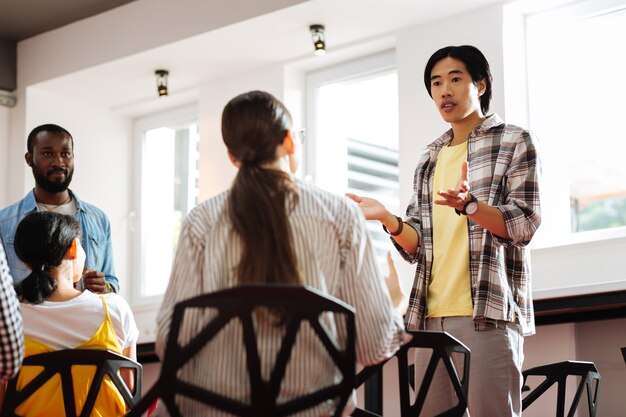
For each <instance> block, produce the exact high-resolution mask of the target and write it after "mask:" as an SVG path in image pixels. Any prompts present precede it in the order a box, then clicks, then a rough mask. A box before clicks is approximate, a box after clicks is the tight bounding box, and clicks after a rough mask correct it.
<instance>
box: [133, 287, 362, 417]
mask: <svg viewBox="0 0 626 417" xmlns="http://www.w3.org/2000/svg"><path fill="white" fill-rule="evenodd" d="M258 307H267V308H269V309H275V310H276V311H279V312H281V313H282V314H284V323H283V324H282V326H284V333H283V335H282V340H281V341H280V348H279V351H278V355H277V357H276V361H275V363H274V368H273V369H272V371H271V373H270V378H269V379H268V380H265V379H264V378H263V377H262V375H261V362H260V356H259V349H258V346H257V338H256V328H255V318H254V317H255V311H256V310H257V308H258ZM189 309H206V310H207V311H212V312H213V314H214V318H213V319H212V320H208V323H206V324H203V325H201V326H199V329H198V332H197V333H196V334H195V335H194V336H193V337H192V338H191V340H190V341H189V342H188V343H186V344H185V345H184V346H181V345H180V343H179V341H178V340H179V330H180V327H181V326H183V319H184V317H185V311H188V310H189ZM195 311H197V310H195ZM325 313H329V314H332V315H333V318H334V320H335V321H336V322H339V323H341V321H340V318H341V316H343V317H344V318H345V324H344V325H345V329H346V335H347V336H346V341H345V346H343V347H341V346H338V344H339V343H338V342H337V341H335V340H333V339H334V336H333V335H332V334H331V332H330V331H329V329H327V328H326V326H325V325H324V324H323V323H322V322H321V320H320V317H321V315H323V314H325ZM233 320H235V321H238V322H239V323H240V324H241V328H242V336H241V340H240V341H239V340H233V343H242V344H243V345H244V346H245V353H246V358H247V364H246V365H247V372H248V376H249V384H250V385H249V387H250V398H249V401H247V402H242V401H241V400H238V399H235V398H229V397H227V396H225V395H223V394H220V393H218V392H216V391H214V390H213V389H212V388H211V387H201V386H197V385H193V384H190V383H188V382H186V381H183V380H181V378H179V377H178V375H177V372H178V371H179V370H180V369H181V368H182V367H183V366H185V364H187V363H188V362H189V360H190V359H191V358H193V357H194V355H196V354H197V353H198V352H199V351H200V350H201V349H202V348H203V347H204V346H205V345H207V344H210V343H211V340H212V339H213V338H214V337H215V336H216V335H217V334H218V333H219V332H220V331H221V330H223V329H224V327H226V326H227V325H228V324H229V323H231V321H233ZM303 322H307V323H308V325H309V326H310V328H311V329H313V331H314V333H315V335H316V336H317V338H318V340H319V341H320V342H321V344H322V345H323V347H324V348H325V349H326V351H327V353H328V355H329V356H330V358H331V359H332V361H333V362H334V364H335V366H336V369H337V370H338V371H339V373H340V375H341V379H340V380H339V381H337V380H335V382H334V383H333V384H332V385H329V386H327V387H324V388H321V389H318V390H312V391H311V392H310V393H307V394H305V395H303V396H301V397H297V398H293V399H290V400H288V401H286V402H281V403H279V402H278V396H279V394H280V391H281V383H282V380H283V378H284V376H285V371H286V368H287V365H288V362H289V360H290V356H291V352H292V349H293V346H294V344H295V341H296V338H297V335H298V333H299V331H300V330H301V328H302V324H303ZM338 327H339V325H338ZM215 360H216V361H219V360H220V358H219V357H216V358H215ZM355 361H356V359H355V322H354V309H353V308H352V307H351V306H349V305H347V304H345V303H343V302H342V301H340V300H337V299H335V298H333V297H330V296H328V295H325V294H323V293H321V292H319V291H317V290H315V289H313V288H309V287H301V286H293V285H278V284H275V285H269V284H264V285H242V286H238V287H234V288H230V289H226V290H222V291H217V292H214V293H210V294H204V295H201V296H198V297H195V298H192V299H189V300H186V301H182V302H180V303H178V304H177V305H176V307H175V308H174V313H173V316H172V326H171V329H170V334H169V336H168V340H167V344H166V348H165V353H164V357H163V363H162V367H161V374H160V376H159V378H158V379H157V381H156V383H155V385H154V386H153V387H152V388H151V389H150V391H149V392H148V393H146V395H144V397H143V399H142V401H141V402H140V404H139V405H138V406H137V407H135V408H134V409H133V410H132V411H131V413H130V414H129V416H140V415H142V414H143V413H144V412H145V411H146V410H147V409H148V408H149V406H150V405H151V404H152V403H154V401H155V400H156V399H157V398H160V399H161V400H162V403H161V404H164V405H165V406H166V407H167V409H168V411H169V413H170V415H171V416H173V417H181V412H180V409H179V406H178V404H177V403H176V397H177V396H183V397H187V398H190V399H192V400H195V401H196V402H199V403H203V404H206V405H208V406H210V407H213V408H215V409H220V410H223V411H226V412H229V413H232V414H235V415H237V416H244V417H245V416H264V417H273V416H286V415H291V414H294V413H296V412H300V411H302V410H306V409H309V408H312V407H314V406H316V405H318V404H320V403H323V402H327V401H330V400H335V401H336V402H335V404H336V407H335V413H334V415H335V416H340V415H341V413H342V410H343V409H344V407H345V405H346V403H347V401H348V399H349V397H350V396H351V393H352V390H353V387H354V375H355ZM211 366H212V365H211V364H210V363H207V364H206V369H204V368H203V369H199V370H198V372H210V371H211ZM331 371H332V372H335V369H332V370H329V372H331Z"/></svg>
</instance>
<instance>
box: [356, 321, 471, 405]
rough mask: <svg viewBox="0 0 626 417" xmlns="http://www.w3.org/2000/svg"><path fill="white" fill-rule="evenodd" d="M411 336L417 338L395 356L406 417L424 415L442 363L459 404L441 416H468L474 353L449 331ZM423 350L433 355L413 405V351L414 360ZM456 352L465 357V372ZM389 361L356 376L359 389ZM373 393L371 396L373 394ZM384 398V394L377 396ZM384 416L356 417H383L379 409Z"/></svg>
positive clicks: (415, 332)
mask: <svg viewBox="0 0 626 417" xmlns="http://www.w3.org/2000/svg"><path fill="white" fill-rule="evenodd" d="M408 333H410V334H411V335H412V336H413V338H412V339H411V341H410V342H409V343H407V344H405V345H404V346H402V347H401V348H400V349H399V350H398V352H396V354H395V355H394V357H396V358H397V359H398V387H399V393H400V414H401V415H402V416H419V415H420V413H421V412H422V407H423V405H424V401H425V400H426V395H427V394H428V390H429V388H430V385H431V382H432V380H433V377H434V375H435V370H436V369H437V365H438V364H439V363H440V362H441V363H442V364H443V365H444V367H445V369H446V371H447V376H448V378H449V379H450V383H451V384H452V387H453V388H454V392H455V393H456V397H457V399H458V402H457V403H456V404H455V405H453V406H452V407H451V408H449V409H447V410H445V411H444V412H442V413H441V414H439V415H438V416H441V417H443V416H446V417H455V416H456V417H460V416H463V415H464V414H465V411H466V409H467V394H468V389H469V372H470V356H471V353H470V350H469V349H468V348H467V347H466V346H465V345H464V344H463V343H461V342H460V341H459V340H458V339H456V338H455V337H454V336H452V335H450V334H448V333H446V332H435V331H428V330H420V331H412V332H408ZM414 349H420V353H422V354H428V352H430V359H429V362H428V366H427V368H426V372H425V374H424V376H423V378H422V380H421V381H418V382H419V389H417V390H416V391H415V392H416V395H415V400H414V401H413V402H411V391H413V390H414V387H415V382H416V381H415V380H414V376H415V374H414V369H413V366H410V365H409V352H411V353H410V355H411V357H413V350H414ZM454 353H456V354H459V355H461V357H462V360H463V362H462V369H457V366H456V365H455V363H454V361H453V358H452V355H453V354H454ZM388 361H389V360H387V361H385V362H383V363H380V364H377V365H374V366H369V367H367V368H365V369H363V370H362V371H361V372H359V374H358V375H357V377H356V383H357V387H358V386H360V385H361V384H363V383H364V382H365V381H366V380H367V379H368V378H370V377H371V376H372V375H374V374H375V373H376V372H380V371H381V370H382V367H383V366H384V365H385V363H387V362H388ZM459 371H460V372H459ZM371 394H373V393H367V392H366V395H371ZM376 394H379V395H382V393H376ZM378 411H379V412H380V413H381V414H377V413H375V412H372V411H368V410H364V409H360V408H359V409H356V410H355V411H354V412H353V413H352V416H353V417H368V416H374V417H375V416H380V415H382V410H378Z"/></svg>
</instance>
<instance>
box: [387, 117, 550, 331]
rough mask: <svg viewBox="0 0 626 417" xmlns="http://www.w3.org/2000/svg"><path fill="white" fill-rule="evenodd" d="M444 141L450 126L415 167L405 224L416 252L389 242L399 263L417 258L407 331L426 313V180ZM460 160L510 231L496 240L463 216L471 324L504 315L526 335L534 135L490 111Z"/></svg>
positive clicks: (531, 327) (535, 181) (535, 208)
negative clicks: (465, 162) (414, 237)
mask: <svg viewBox="0 0 626 417" xmlns="http://www.w3.org/2000/svg"><path fill="white" fill-rule="evenodd" d="M451 140H452V130H450V131H448V132H446V133H445V134H443V135H442V136H441V137H439V138H438V139H437V140H435V141H434V142H432V143H431V144H430V145H428V147H427V149H426V151H425V153H424V154H423V155H422V156H421V158H420V160H419V162H418V165H417V168H416V170H415V180H414V184H413V197H412V199H411V202H410V203H409V206H408V208H407V211H406V216H407V218H406V223H407V224H408V225H410V226H412V227H413V228H414V229H415V230H416V231H417V234H418V236H419V239H420V245H419V247H418V250H417V252H416V253H415V254H413V255H409V254H408V253H406V252H405V251H404V250H402V248H400V247H399V246H398V245H397V244H395V242H394V244H395V245H396V247H397V248H398V250H399V251H400V253H401V254H402V256H403V257H404V258H405V259H406V260H408V261H409V262H411V263H417V269H416V272H415V280H414V282H413V290H412V291H411V297H410V304H409V309H408V310H407V313H406V316H405V323H406V327H407V329H409V330H415V329H419V328H421V324H422V321H423V319H424V317H425V316H426V292H427V289H428V285H429V284H430V280H431V267H432V262H433V231H432V204H433V202H432V195H433V190H432V185H433V177H434V174H435V166H436V165H437V157H438V155H439V151H440V150H441V148H443V147H444V146H446V145H448V144H449V143H450V141H451ZM467 160H468V176H469V183H470V190H471V193H472V195H474V196H475V197H476V198H477V199H478V200H480V201H483V202H485V203H487V204H489V205H490V206H493V207H497V208H498V209H499V210H500V211H501V212H502V214H503V215H504V221H505V224H506V228H507V231H508V233H509V236H510V239H503V238H501V237H499V236H495V235H493V234H492V233H491V232H489V231H487V230H486V229H484V228H483V227H482V226H480V225H479V224H477V223H474V222H473V221H471V220H470V219H469V218H468V220H467V231H468V234H469V247H470V253H469V254H468V256H469V262H470V276H471V289H472V301H473V304H474V320H475V322H476V327H477V329H479V330H480V329H482V328H484V323H487V322H493V320H504V321H510V322H514V323H517V324H519V325H520V327H521V331H522V333H523V334H524V335H530V334H533V333H534V332H535V324H534V312H533V304H532V288H531V280H530V259H529V253H528V250H527V247H526V246H527V244H528V243H529V242H530V240H531V238H532V237H533V235H534V233H535V231H536V230H537V228H538V227H539V224H540V223H541V213H540V204H539V174H540V163H539V159H538V156H537V150H536V147H535V140H534V138H533V136H532V134H531V133H530V132H528V131H527V130H524V129H521V128H519V127H517V126H512V125H507V124H505V123H504V122H503V121H502V120H501V119H500V118H499V117H498V116H497V115H495V114H494V115H491V116H489V117H487V119H486V120H485V121H484V122H483V123H482V124H481V125H480V126H478V127H477V128H476V129H475V130H474V131H473V132H472V133H471V134H470V136H469V138H468V158H467ZM460 174H461V173H460V171H459V175H460ZM451 210H452V209H451ZM392 241H393V240H392Z"/></svg>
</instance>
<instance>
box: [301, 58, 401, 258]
mask: <svg viewBox="0 0 626 417" xmlns="http://www.w3.org/2000/svg"><path fill="white" fill-rule="evenodd" d="M308 96H309V97H310V101H309V110H310V112H309V116H308V120H309V131H310V132H309V135H310V136H312V137H313V138H312V139H313V140H311V141H308V140H307V143H308V144H309V148H307V155H308V159H307V167H306V168H307V173H308V174H309V175H311V176H312V178H313V179H314V181H315V183H316V184H317V185H319V186H320V187H322V188H325V189H328V190H331V191H333V192H335V193H337V194H344V193H346V192H351V193H354V194H358V195H364V196H368V197H373V198H376V199H378V200H379V201H381V202H382V203H383V204H385V206H386V207H387V208H388V209H389V210H391V211H392V212H398V208H399V207H398V206H399V189H398V188H399V186H398V76H397V71H396V70H395V67H394V56H393V54H392V53H385V54H381V55H376V56H373V57H369V58H365V59H362V60H359V61H352V62H350V63H349V64H346V65H342V66H337V67H333V68H330V69H325V70H323V71H319V72H315V73H312V74H310V75H309V77H308ZM368 227H369V229H370V235H371V236H372V240H373V243H374V247H375V250H376V253H377V256H378V257H379V260H380V261H381V263H382V262H384V259H385V258H384V256H385V253H386V251H387V250H389V249H390V243H389V238H388V237H387V236H386V235H385V233H384V232H383V231H382V230H381V228H380V226H379V225H378V223H374V222H368Z"/></svg>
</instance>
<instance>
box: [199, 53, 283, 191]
mask: <svg viewBox="0 0 626 417" xmlns="http://www.w3.org/2000/svg"><path fill="white" fill-rule="evenodd" d="M249 90H265V91H267V92H269V93H271V94H273V95H275V96H276V97H278V98H279V99H282V96H283V91H284V81H283V67H282V65H281V66H270V67H266V68H262V69H259V70H255V71H254V72H251V73H244V74H238V75H235V76H232V77H230V78H227V79H220V80H215V81H210V82H207V83H206V84H204V85H202V86H201V87H200V96H199V100H200V102H199V106H198V109H199V115H200V120H199V127H200V179H199V188H200V190H199V199H198V200H199V201H203V200H206V199H207V198H209V197H212V196H214V195H216V194H218V193H220V192H222V191H225V190H226V189H228V187H229V186H230V184H231V182H232V180H233V178H234V177H235V174H236V170H235V168H234V167H233V166H232V164H231V163H230V160H229V159H228V156H227V151H226V146H225V145H224V142H223V141H222V132H221V117H222V110H223V108H224V106H225V105H226V103H227V102H228V101H229V100H230V99H232V98H233V97H235V96H236V95H238V94H240V93H244V92H246V91H249Z"/></svg>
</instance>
